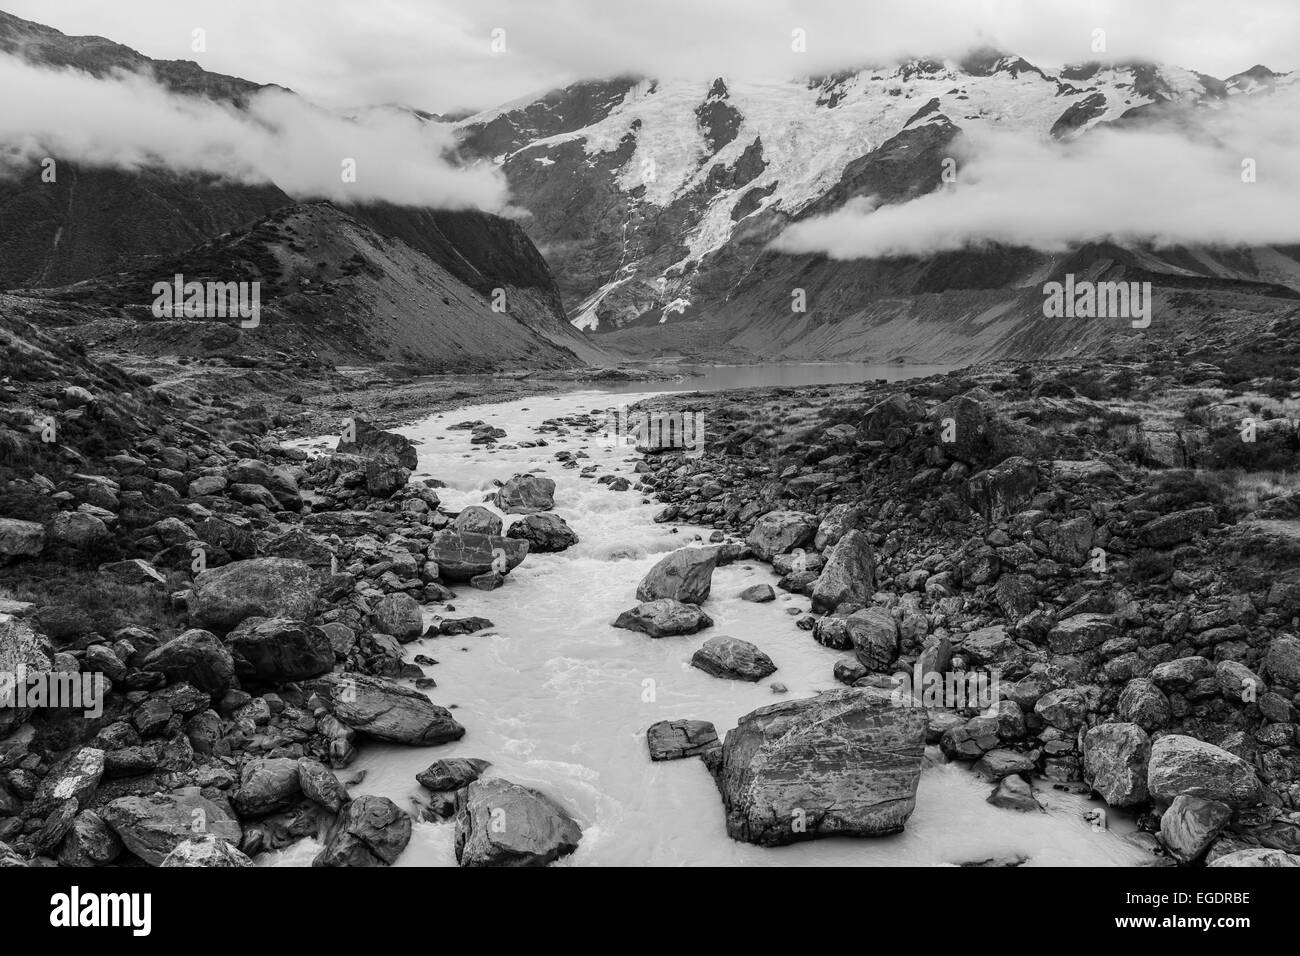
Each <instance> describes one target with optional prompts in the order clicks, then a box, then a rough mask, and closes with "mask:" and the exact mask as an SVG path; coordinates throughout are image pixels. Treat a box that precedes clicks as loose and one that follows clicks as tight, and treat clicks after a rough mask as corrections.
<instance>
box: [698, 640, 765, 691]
mask: <svg viewBox="0 0 1300 956" xmlns="http://www.w3.org/2000/svg"><path fill="white" fill-rule="evenodd" d="M691 666H692V667H698V668H699V669H700V670H702V671H704V673H706V674H712V675H713V676H714V677H721V678H723V679H725V680H745V681H759V680H762V679H763V678H764V677H767V676H768V675H769V674H773V673H775V672H776V664H774V663H773V662H772V658H770V657H768V656H767V655H766V654H764V653H763V652H762V651H761V650H759V649H758V648H757V647H755V646H754V645H753V644H751V643H749V641H742V640H741V639H740V638H738V637H725V636H722V635H719V636H718V637H711V638H709V639H708V640H707V641H705V642H704V646H703V647H701V648H700V649H699V650H698V651H696V652H695V654H694V655H693V656H692V657H691Z"/></svg>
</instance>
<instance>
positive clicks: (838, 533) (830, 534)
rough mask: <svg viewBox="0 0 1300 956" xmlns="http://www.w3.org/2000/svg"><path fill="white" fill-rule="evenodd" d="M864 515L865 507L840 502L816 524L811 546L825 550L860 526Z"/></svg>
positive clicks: (864, 517) (865, 513)
mask: <svg viewBox="0 0 1300 956" xmlns="http://www.w3.org/2000/svg"><path fill="white" fill-rule="evenodd" d="M866 515H867V512H866V509H865V508H863V507H862V506H861V505H850V504H840V505H836V506H835V507H833V508H831V510H830V511H828V512H826V517H824V518H822V520H821V523H820V524H819V525H817V534H816V535H815V536H814V537H813V547H814V548H815V549H817V550H818V551H825V550H826V549H827V548H829V547H830V546H831V545H833V544H835V543H836V542H838V541H839V540H840V539H841V538H843V537H844V536H845V535H846V534H848V533H849V532H850V531H852V530H853V529H855V528H860V527H861V526H862V522H863V521H864V520H865V519H866Z"/></svg>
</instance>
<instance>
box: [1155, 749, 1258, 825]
mask: <svg viewBox="0 0 1300 956" xmlns="http://www.w3.org/2000/svg"><path fill="white" fill-rule="evenodd" d="M1147 789H1148V790H1149V791H1150V792H1151V796H1152V797H1154V798H1155V799H1157V800H1160V801H1165V802H1171V801H1173V800H1174V798H1176V797H1179V796H1181V795H1182V794H1189V795H1191V796H1194V797H1204V798H1205V799H1207V800H1217V801H1219V802H1220V803H1226V804H1227V805H1228V806H1230V807H1246V806H1251V805H1253V804H1257V803H1259V802H1260V800H1261V799H1263V796H1264V785H1263V783H1261V782H1260V779H1259V777H1257V776H1256V775H1255V768H1254V767H1252V766H1251V765H1250V764H1248V763H1247V762H1246V761H1244V760H1242V759H1241V758H1240V757H1238V756H1236V755H1235V754H1231V753H1229V752H1228V751H1226V750H1224V749H1222V748H1221V747H1216V746H1214V744H1209V743H1206V742H1205V741H1203V740H1197V739H1196V738H1195V737H1187V736H1184V735H1182V734H1168V735H1166V736H1164V737H1161V738H1160V739H1159V740H1157V741H1156V742H1155V743H1154V744H1153V745H1152V747H1151V761H1150V763H1149V764H1148V767H1147Z"/></svg>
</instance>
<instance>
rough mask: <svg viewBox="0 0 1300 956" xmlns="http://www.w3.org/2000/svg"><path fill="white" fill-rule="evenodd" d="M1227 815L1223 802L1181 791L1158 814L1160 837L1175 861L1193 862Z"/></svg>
mask: <svg viewBox="0 0 1300 956" xmlns="http://www.w3.org/2000/svg"><path fill="white" fill-rule="evenodd" d="M1231 819H1232V808H1230V807H1229V806H1228V805H1227V804H1224V803H1220V802H1219V801H1218V800H1206V799H1205V798H1204V797H1194V796H1192V795H1191V794H1186V793H1184V794H1181V795H1180V796H1177V797H1175V798H1174V802H1173V803H1171V804H1170V805H1169V808H1168V809H1167V810H1165V812H1164V813H1162V814H1161V815H1160V839H1161V840H1162V841H1163V842H1164V845H1165V848H1166V849H1168V850H1169V852H1170V853H1172V854H1173V855H1174V856H1175V857H1176V858H1177V859H1178V860H1179V862H1181V863H1194V862H1195V861H1197V860H1199V859H1200V858H1201V857H1202V856H1203V855H1204V854H1205V851H1206V850H1208V849H1209V848H1210V844H1211V843H1213V842H1214V841H1215V839H1217V838H1218V836H1219V834H1220V833H1222V832H1223V828H1224V827H1225V826H1227V825H1228V821H1229V820H1231Z"/></svg>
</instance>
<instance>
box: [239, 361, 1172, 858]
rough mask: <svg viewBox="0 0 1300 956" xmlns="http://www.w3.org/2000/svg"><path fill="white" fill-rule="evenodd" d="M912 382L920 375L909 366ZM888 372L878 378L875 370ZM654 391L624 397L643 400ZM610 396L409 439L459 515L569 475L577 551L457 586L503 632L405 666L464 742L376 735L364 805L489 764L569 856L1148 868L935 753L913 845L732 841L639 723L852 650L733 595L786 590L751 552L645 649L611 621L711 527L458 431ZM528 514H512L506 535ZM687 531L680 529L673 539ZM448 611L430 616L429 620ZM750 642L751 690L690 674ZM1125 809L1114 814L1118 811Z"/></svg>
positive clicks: (430, 425)
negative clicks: (706, 658) (562, 814)
mask: <svg viewBox="0 0 1300 956" xmlns="http://www.w3.org/2000/svg"><path fill="white" fill-rule="evenodd" d="M907 372H910V373H911V374H916V373H915V370H904V369H901V368H899V369H896V370H895V374H894V375H892V376H890V377H902V376H901V375H900V373H903V374H906V373H907ZM881 377H884V376H881ZM650 394H652V392H651V391H643V392H641V393H631V394H628V393H622V394H620V395H619V396H618V401H619V402H627V403H629V404H630V403H631V402H634V401H636V400H638V399H640V398H643V397H648V396H649V395H650ZM610 404H611V402H610V392H609V391H608V390H604V391H595V390H592V391H584V392H576V393H568V394H564V395H558V396H557V395H548V396H540V397H533V398H528V399H521V400H517V401H512V402H507V403H503V404H497V405H483V406H477V407H468V408H462V409H458V410H456V411H453V412H448V413H443V414H437V415H434V416H432V417H430V418H428V419H427V420H425V421H423V422H421V423H419V424H417V425H414V426H411V427H408V428H404V429H399V430H400V431H402V432H403V433H404V434H406V435H408V436H409V437H411V438H412V439H414V440H416V441H418V442H420V471H419V473H418V474H417V476H416V477H417V478H418V477H424V476H432V477H437V478H439V479H441V480H442V481H444V482H446V484H447V487H446V488H445V489H439V495H440V496H441V497H442V499H443V501H444V503H445V504H446V505H447V506H448V507H449V508H450V509H456V510H458V509H460V508H462V507H465V506H468V505H471V504H484V500H483V499H484V498H485V497H486V496H488V495H489V494H490V493H491V491H492V489H493V479H500V480H505V479H508V478H509V477H511V476H512V475H514V474H516V473H518V472H524V471H532V470H535V469H540V470H541V471H542V472H543V473H544V474H545V475H546V476H548V477H550V478H553V479H554V480H555V482H556V493H555V511H556V513H558V514H559V515H560V516H561V517H563V518H564V519H565V521H567V522H568V523H569V525H570V526H571V527H572V528H573V529H574V531H575V532H576V533H577V534H578V536H579V538H580V543H579V544H578V545H576V546H575V547H573V548H571V549H569V550H568V551H566V552H563V553H560V554H534V555H530V556H529V557H528V558H527V560H526V561H525V562H524V563H523V564H522V565H521V566H520V567H519V568H517V569H516V570H515V571H513V572H512V573H511V574H510V575H509V577H508V578H507V580H506V584H505V586H504V587H502V588H501V589H499V590H497V591H494V592H489V593H484V592H479V591H475V590H473V589H471V588H468V587H465V586H461V587H459V588H458V591H457V598H456V600H455V602H454V603H455V611H454V612H445V613H446V616H449V617H464V616H468V615H480V616H483V617H486V618H489V619H490V620H492V621H493V622H494V625H495V626H493V627H491V628H489V629H487V630H485V631H480V632H479V633H477V634H473V635H470V636H462V637H439V638H426V639H421V640H418V641H415V642H414V643H412V644H409V645H407V647H406V652H407V656H408V657H414V656H415V655H416V654H425V655H428V656H430V657H433V658H435V659H436V660H437V661H438V662H439V663H438V664H437V665H436V666H432V667H428V668H426V672H427V673H428V674H429V676H431V677H433V678H434V679H435V680H436V681H437V684H438V686H437V687H436V688H433V689H431V690H430V691H429V692H428V693H429V695H430V697H431V698H432V699H433V701H434V702H435V703H438V704H441V705H443V706H445V707H449V708H453V710H452V713H453V714H455V716H456V719H457V720H459V721H460V723H462V724H463V725H464V726H465V727H466V728H467V731H466V734H465V737H464V738H463V739H462V740H460V741H458V742H456V743H454V744H450V745H446V746H441V747H435V748H407V747H398V746H394V745H385V744H379V743H374V742H364V743H363V744H362V746H361V756H360V757H359V758H358V760H357V761H356V762H355V763H354V764H353V766H352V767H351V768H349V770H347V771H342V773H343V774H344V775H347V774H349V773H350V772H351V771H354V770H364V771H366V776H365V779H364V781H363V782H362V783H360V784H358V785H356V786H354V787H352V788H351V789H352V793H353V795H359V794H361V793H375V794H382V795H384V796H387V797H389V798H390V799H392V800H393V801H394V802H396V803H397V804H398V805H399V806H403V807H407V808H410V809H412V810H413V811H414V810H415V807H416V804H415V803H414V802H413V801H414V798H415V797H416V796H417V795H418V794H419V793H420V792H421V789H422V788H421V787H420V786H419V784H417V783H416V780H415V775H416V774H417V773H418V772H419V771H420V770H423V769H424V768H425V767H426V766H428V765H429V764H430V763H431V762H433V761H434V760H437V759H439V758H442V757H454V756H461V757H482V758H484V759H487V760H490V761H491V762H492V767H491V768H490V770H489V771H488V773H489V774H496V775H500V776H502V777H505V778H506V779H508V780H511V781H514V782H516V783H520V784H525V785H527V786H531V787H535V788H537V789H539V790H541V791H543V792H545V793H547V794H549V795H550V796H551V797H553V798H554V799H556V800H557V801H559V803H560V804H562V805H563V806H564V807H565V808H566V809H567V810H568V812H569V813H570V814H571V815H572V816H573V817H574V818H575V819H576V820H577V821H578V823H579V824H580V825H581V827H582V830H583V837H582V842H581V845H580V847H579V849H578V850H577V852H576V853H575V854H573V855H572V856H571V857H568V858H566V859H565V860H563V861H562V862H560V863H559V864H557V865H562V866H597V865H654V866H689V865H746V866H780V865H814V866H843V865H871V866H897V865H921V866H928V865H952V864H959V863H963V862H968V861H980V860H987V859H990V858H997V859H1007V858H1017V857H1020V858H1025V859H1026V860H1027V865H1093V866H1097V865H1103V866H1104V865H1133V864H1139V863H1141V862H1143V861H1144V860H1147V859H1150V858H1149V857H1148V856H1147V855H1146V854H1144V853H1143V852H1142V851H1140V850H1138V849H1136V848H1135V847H1133V846H1132V845H1131V844H1129V843H1127V842H1126V841H1125V840H1123V839H1122V833H1123V832H1124V831H1125V830H1131V829H1132V827H1131V826H1130V825H1127V824H1125V823H1123V822H1122V821H1113V822H1112V828H1111V829H1100V830H1099V829H1096V828H1094V826H1093V825H1092V824H1091V823H1090V822H1088V821H1087V820H1085V819H1084V816H1083V814H1084V812H1085V811H1086V810H1087V809H1089V808H1094V807H1099V806H1101V805H1100V804H1099V803H1096V802H1095V801H1091V800H1088V799H1086V798H1083V797H1079V796H1073V795H1069V794H1065V793H1061V792H1059V791H1054V790H1052V789H1051V787H1050V784H1047V783H1045V782H1043V781H1039V782H1037V783H1036V789H1037V790H1038V792H1039V793H1040V795H1042V797H1043V798H1045V800H1046V802H1047V804H1048V809H1047V810H1046V812H1043V813H1039V814H1022V813H1017V812H1015V811H1012V810H1002V809H997V808H995V807H993V806H990V805H989V804H988V803H987V802H986V798H987V796H988V794H989V793H990V791H991V785H990V784H988V783H985V782H984V781H982V780H979V779H977V778H976V777H975V776H974V775H973V774H971V773H970V772H969V771H968V770H966V769H964V768H963V767H961V766H957V765H944V764H943V763H942V758H941V757H940V756H939V754H938V751H937V749H935V748H931V753H930V755H929V758H928V759H927V766H926V769H925V770H924V772H923V774H922V777H921V782H920V788H919V792H918V795H917V805H916V811H915V813H913V815H912V817H911V819H910V820H909V822H908V824H907V828H906V831H905V832H904V833H902V834H899V835H896V836H891V837H884V838H879V839H872V840H852V839H846V838H839V839H828V840H818V841H812V842H809V843H804V844H799V845H795V846H791V847H784V848H776V849H765V848H761V847H756V846H750V845H747V844H743V843H737V842H735V841H733V840H731V839H729V838H728V836H727V834H726V829H725V826H724V822H723V811H722V803H721V800H720V798H719V796H718V792H717V789H716V787H715V786H714V784H713V781H712V779H711V778H710V776H709V774H708V772H707V771H706V770H705V767H704V765H703V763H702V762H701V761H700V760H699V759H696V758H690V759H686V760H680V761H670V762H665V763H652V762H651V761H650V759H649V756H648V754H647V750H646V743H645V729H646V728H647V727H648V726H650V725H651V724H653V723H654V722H656V721H659V720H665V719H672V718H697V719H703V720H709V721H712V722H713V723H714V724H715V725H716V726H717V728H718V732H719V735H720V736H721V735H722V734H725V732H726V731H727V730H729V729H730V728H732V727H734V726H735V724H736V722H737V719H738V718H739V717H740V716H741V715H743V714H745V713H748V712H749V711H751V710H753V709H755V708H757V707H761V706H764V705H766V704H770V703H773V702H775V701H777V700H779V699H781V698H780V697H778V696H777V695H775V694H774V693H773V691H772V689H771V686H770V685H771V684H772V683H773V682H774V681H777V682H780V683H782V684H784V685H785V686H786V687H787V688H788V695H790V696H793V697H804V696H811V695H813V694H814V693H816V692H818V691H821V690H827V689H832V688H835V687H838V686H841V685H839V684H838V683H837V682H836V681H835V680H834V678H833V677H832V676H831V668H832V665H833V664H834V663H835V661H836V660H837V659H838V658H840V657H841V656H843V655H844V652H842V651H833V650H830V649H828V648H824V647H822V646H820V645H819V644H817V643H816V642H815V641H814V640H813V639H812V636H811V634H810V633H809V632H806V631H802V630H799V629H798V628H797V627H795V623H794V622H795V620H796V615H795V614H794V613H792V612H795V611H797V612H799V613H803V612H806V611H807V610H808V606H809V602H808V599H807V598H804V597H801V596H796V595H790V594H786V593H785V592H783V591H779V590H778V591H777V594H778V599H777V600H776V601H775V602H771V603H767V604H752V603H748V602H745V601H741V600H739V598H738V595H739V594H740V592H741V591H742V590H744V589H745V588H746V587H749V586H750V585H753V584H758V583H769V584H772V585H773V586H775V584H776V581H777V577H776V575H774V574H773V573H772V572H771V570H770V568H768V567H767V566H766V565H763V564H760V563H757V562H752V561H742V562H738V563H736V564H733V565H730V566H727V567H723V568H719V569H718V570H717V572H716V573H715V574H714V577H713V590H712V595H711V597H710V598H709V600H708V601H707V602H706V603H705V605H704V607H705V610H706V611H707V612H708V613H709V615H710V616H711V617H712V618H713V620H714V622H715V623H714V626H713V627H712V628H708V629H706V630H705V631H703V632H701V633H700V634H696V635H693V636H690V637H675V638H663V639H659V640H654V639H651V638H649V637H647V636H645V635H643V634H640V633H636V632H633V631H626V630H618V629H615V628H613V627H611V626H610V622H611V621H613V619H614V618H615V617H616V616H617V615H618V613H619V612H621V611H623V610H625V609H627V608H629V607H632V606H633V605H634V604H636V598H635V591H636V586H637V583H638V582H639V581H640V579H641V577H642V576H643V575H644V574H645V572H646V571H647V570H649V568H650V567H651V566H652V565H653V564H654V563H655V561H657V560H658V559H659V558H660V557H662V556H663V555H664V554H666V553H667V552H669V551H672V550H673V549H675V548H678V547H682V546H684V545H686V544H688V543H690V542H691V541H692V539H693V538H695V536H696V535H697V534H699V535H702V536H704V537H705V538H707V535H708V533H709V530H711V529H704V528H692V527H689V526H680V525H678V526H674V525H657V524H655V523H654V522H653V521H652V520H651V519H652V516H653V515H654V514H655V512H656V511H658V510H659V508H660V507H661V506H660V505H659V504H657V503H654V502H651V501H648V500H646V499H645V497H644V496H643V495H641V494H639V493H637V492H636V491H633V490H629V491H625V492H616V491H611V490H609V488H608V487H607V486H605V485H599V484H597V483H596V481H595V477H594V476H593V477H590V478H580V477H579V469H565V468H562V467H560V464H559V463H558V462H557V461H556V460H555V458H554V455H555V452H557V451H560V450H563V449H569V450H572V451H575V452H576V451H578V450H580V449H582V450H586V451H587V453H588V454H589V455H590V456H591V458H590V460H583V461H582V462H581V464H582V465H587V464H590V463H593V462H594V463H598V464H600V466H601V471H600V472H598V473H597V475H599V474H604V473H608V472H617V473H620V474H624V475H627V476H628V477H629V479H630V480H634V477H633V475H632V463H633V461H634V456H633V454H632V452H631V450H630V449H612V448H606V447H604V446H603V445H602V444H601V442H600V441H599V440H598V439H597V437H596V436H588V435H586V434H585V433H581V432H575V433H574V434H571V435H570V436H568V437H567V438H564V437H557V436H554V435H549V434H548V435H545V436H543V437H545V438H546V439H547V441H548V442H549V445H548V446H547V447H543V448H517V449H509V448H497V449H492V448H489V447H485V446H471V445H470V444H469V438H470V435H469V432H467V431H448V430H447V426H448V425H451V424H454V423H456V422H461V421H465V420H473V419H482V420H483V421H486V422H489V423H491V424H493V425H496V426H498V427H501V428H504V429H505V431H506V432H507V437H506V438H505V439H503V440H502V444H503V445H508V444H511V443H512V442H515V441H520V440H529V439H533V438H536V437H539V436H538V435H537V434H536V433H535V431H534V429H535V428H536V427H537V426H539V425H541V424H542V422H543V421H544V420H546V419H549V418H554V417H559V416H565V415H569V414H574V413H576V412H581V411H586V410H591V409H597V408H605V407H608V406H609V405H610ZM513 520H516V519H514V518H507V519H506V521H507V524H509V522H510V521H513ZM674 530H675V533H674ZM435 613H442V609H441V608H440V607H439V606H431V607H429V608H427V609H426V615H425V616H426V621H432V620H434V615H435ZM720 634H728V635H733V636H736V637H740V638H744V639H746V640H749V641H752V642H753V643H755V644H757V645H758V646H759V647H760V648H762V649H763V650H764V651H765V652H766V653H767V654H768V655H769V656H770V657H772V659H773V660H774V661H775V662H776V664H777V666H778V670H777V672H776V673H775V674H773V675H772V676H771V677H769V678H767V679H765V680H763V681H760V682H759V683H757V684H748V683H743V682H737V681H725V680H719V679H717V678H714V677H710V676H709V675H707V674H705V673H704V672H702V671H700V670H697V669H695V668H693V667H690V666H689V664H688V662H689V660H690V657H691V654H692V653H693V652H694V651H695V650H696V649H697V648H698V647H699V646H700V645H701V644H702V643H703V642H704V641H705V640H706V639H707V638H708V637H710V636H713V635H720ZM1113 816H1114V815H1113V814H1112V817H1113ZM453 830H454V827H453V825H452V824H451V823H450V822H441V823H424V822H417V823H415V825H414V832H413V835H412V839H411V843H410V845H409V846H408V848H407V849H406V851H405V852H404V853H403V855H402V857H401V858H400V859H399V860H398V862H397V865H398V866H454V865H455V855H454V852H453ZM318 850H319V844H317V843H316V841H314V840H305V841H303V842H301V843H299V844H297V845H295V846H294V847H292V848H290V849H288V850H286V851H283V852H281V853H277V854H267V855H265V856H263V857H262V858H261V859H260V860H259V862H260V863H262V864H263V865H266V864H270V865H306V864H308V863H310V861H311V858H312V857H313V856H314V855H315V853H316V852H317V851H318Z"/></svg>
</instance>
